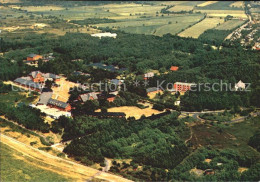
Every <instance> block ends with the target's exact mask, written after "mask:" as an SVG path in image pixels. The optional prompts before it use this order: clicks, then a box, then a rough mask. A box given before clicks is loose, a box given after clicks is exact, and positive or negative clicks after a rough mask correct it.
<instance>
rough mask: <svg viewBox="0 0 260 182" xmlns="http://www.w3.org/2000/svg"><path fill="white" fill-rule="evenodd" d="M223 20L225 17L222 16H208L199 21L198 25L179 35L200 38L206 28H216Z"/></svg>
mask: <svg viewBox="0 0 260 182" xmlns="http://www.w3.org/2000/svg"><path fill="white" fill-rule="evenodd" d="M223 22H224V19H220V18H206V19H204V20H203V21H201V22H199V23H197V24H196V25H194V26H192V27H190V28H188V29H186V30H185V31H183V32H181V33H180V34H179V36H181V37H192V38H198V37H199V36H200V35H201V34H202V33H203V32H205V31H206V30H208V29H212V28H215V27H217V25H219V24H221V23H223Z"/></svg>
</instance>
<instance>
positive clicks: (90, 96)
mask: <svg viewBox="0 0 260 182" xmlns="http://www.w3.org/2000/svg"><path fill="white" fill-rule="evenodd" d="M78 99H79V100H81V101H82V102H86V101H88V100H97V99H98V97H97V93H95V92H90V93H86V94H81V95H79V98H78Z"/></svg>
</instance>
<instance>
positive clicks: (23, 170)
mask: <svg viewBox="0 0 260 182" xmlns="http://www.w3.org/2000/svg"><path fill="white" fill-rule="evenodd" d="M0 144H1V181H19V182H21V181H55V182H57V181H68V179H67V178H65V177H63V176H60V175H58V174H56V173H53V172H51V171H47V170H43V169H41V168H38V167H36V166H34V165H31V164H29V163H26V162H24V161H23V160H21V159H22V158H23V157H24V156H22V154H21V153H19V152H17V151H15V150H13V149H12V148H10V147H9V146H7V145H5V144H3V143H0ZM19 157H21V158H19Z"/></svg>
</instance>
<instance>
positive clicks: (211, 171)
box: [204, 169, 215, 175]
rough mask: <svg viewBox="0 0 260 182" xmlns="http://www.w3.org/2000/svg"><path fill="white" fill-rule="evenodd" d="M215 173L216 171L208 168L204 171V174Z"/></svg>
mask: <svg viewBox="0 0 260 182" xmlns="http://www.w3.org/2000/svg"><path fill="white" fill-rule="evenodd" d="M213 174H215V171H214V170H213V169H206V170H205V171H204V175H213Z"/></svg>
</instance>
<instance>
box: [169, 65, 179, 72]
mask: <svg viewBox="0 0 260 182" xmlns="http://www.w3.org/2000/svg"><path fill="white" fill-rule="evenodd" d="M178 69H179V67H178V66H171V68H170V70H171V71H177V70H178Z"/></svg>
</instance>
